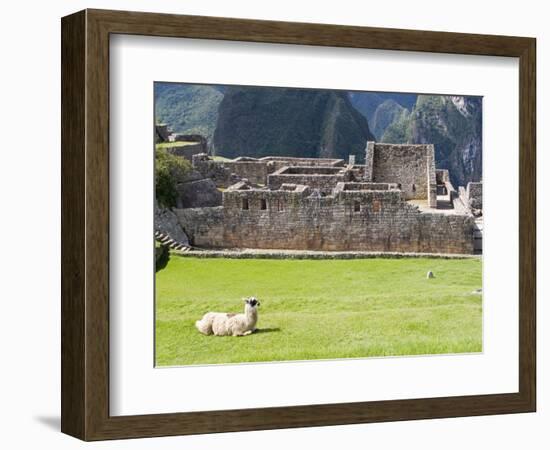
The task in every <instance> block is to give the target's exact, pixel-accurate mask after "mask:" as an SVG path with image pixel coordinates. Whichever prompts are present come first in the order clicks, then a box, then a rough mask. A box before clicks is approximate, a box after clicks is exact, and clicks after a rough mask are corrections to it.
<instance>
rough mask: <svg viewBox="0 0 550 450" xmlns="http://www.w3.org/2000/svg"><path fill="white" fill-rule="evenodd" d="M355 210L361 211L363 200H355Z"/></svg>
mask: <svg viewBox="0 0 550 450" xmlns="http://www.w3.org/2000/svg"><path fill="white" fill-rule="evenodd" d="M353 211H354V212H359V211H361V202H359V201H358V200H355V201H354V202H353Z"/></svg>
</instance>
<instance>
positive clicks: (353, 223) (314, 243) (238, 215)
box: [175, 142, 481, 254]
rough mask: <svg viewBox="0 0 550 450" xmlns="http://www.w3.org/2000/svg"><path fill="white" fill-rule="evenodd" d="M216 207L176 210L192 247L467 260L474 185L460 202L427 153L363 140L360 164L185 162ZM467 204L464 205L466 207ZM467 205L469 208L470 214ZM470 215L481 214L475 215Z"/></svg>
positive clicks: (200, 158)
mask: <svg viewBox="0 0 550 450" xmlns="http://www.w3.org/2000/svg"><path fill="white" fill-rule="evenodd" d="M193 165H194V167H195V170H197V171H199V172H201V173H202V174H203V175H205V174H206V173H207V174H209V175H210V176H211V179H212V180H213V181H214V182H215V183H216V185H218V186H220V187H222V188H223V189H222V190H223V197H222V204H221V206H214V207H199V208H184V209H176V210H175V212H176V215H177V217H178V220H179V222H180V224H181V226H182V227H183V229H184V230H185V232H186V234H187V235H188V236H189V238H190V240H191V243H192V244H193V245H194V246H197V247H208V248H263V249H296V250H323V251H384V252H421V253H422V252H424V253H460V254H472V253H474V252H475V250H476V243H475V238H474V237H475V236H474V235H475V234H476V230H478V227H477V224H476V220H475V217H474V215H473V214H472V208H474V207H475V206H479V205H480V201H481V200H480V199H481V183H475V184H471V185H470V186H468V188H467V189H463V188H462V190H463V191H464V193H463V194H462V190H461V191H460V192H461V194H459V193H458V192H457V191H456V190H455V189H454V187H453V186H452V184H451V183H450V181H449V174H448V172H447V171H446V170H441V169H440V170H436V168H435V159H434V147H433V145H408V144H405V145H394V144H378V143H374V142H369V143H368V144H367V148H366V158H365V164H364V165H358V164H355V158H350V160H349V161H348V164H346V163H345V162H344V161H343V160H328V159H327V160H325V159H315V158H312V159H307V158H274V157H267V158H260V159H254V158H237V159H236V160H231V161H215V160H213V159H211V158H209V157H208V156H206V155H195V156H194V157H193ZM470 198H471V200H470ZM474 205H475V206H474ZM475 209H476V210H478V209H480V208H475Z"/></svg>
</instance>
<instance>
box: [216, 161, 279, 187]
mask: <svg viewBox="0 0 550 450" xmlns="http://www.w3.org/2000/svg"><path fill="white" fill-rule="evenodd" d="M217 164H220V165H221V166H223V167H225V168H227V169H228V170H229V172H230V173H233V174H235V175H237V176H238V177H239V178H246V179H247V180H248V181H250V182H252V183H256V184H266V183H267V174H268V173H270V172H273V171H274V168H273V166H270V165H268V164H267V163H265V162H263V161H257V160H256V161H222V162H217Z"/></svg>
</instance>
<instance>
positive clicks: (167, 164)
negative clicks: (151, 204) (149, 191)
mask: <svg viewBox="0 0 550 450" xmlns="http://www.w3.org/2000/svg"><path fill="white" fill-rule="evenodd" d="M190 171H191V164H190V163H189V161H187V160H186V159H184V158H182V157H179V156H175V155H173V154H172V153H170V152H169V151H168V150H166V149H164V148H157V149H155V196H156V198H157V200H158V202H159V204H160V205H162V206H165V207H172V206H176V198H177V190H176V185H177V184H178V183H181V182H182V181H184V180H185V178H186V176H187V174H188V173H189V172H190Z"/></svg>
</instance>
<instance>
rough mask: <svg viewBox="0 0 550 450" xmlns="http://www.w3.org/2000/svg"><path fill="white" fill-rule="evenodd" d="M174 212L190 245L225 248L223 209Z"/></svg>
mask: <svg viewBox="0 0 550 450" xmlns="http://www.w3.org/2000/svg"><path fill="white" fill-rule="evenodd" d="M174 212H175V213H176V216H177V218H178V220H179V223H180V225H181V227H182V228H183V230H184V231H185V233H186V234H187V235H188V236H189V238H190V241H191V245H194V246H197V247H214V248H223V247H226V245H225V244H226V242H225V240H224V208H223V206H214V207H206V208H185V209H175V210H174Z"/></svg>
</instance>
